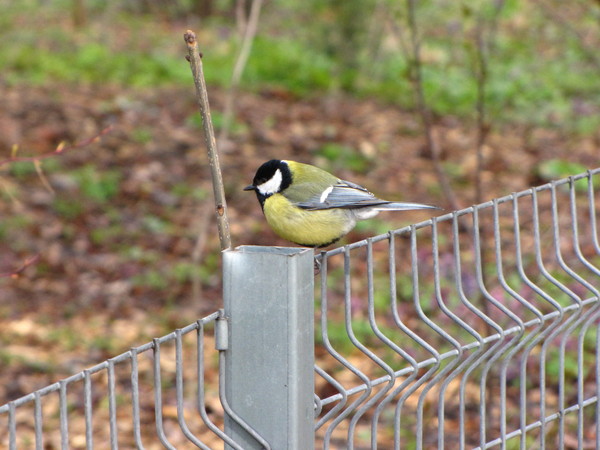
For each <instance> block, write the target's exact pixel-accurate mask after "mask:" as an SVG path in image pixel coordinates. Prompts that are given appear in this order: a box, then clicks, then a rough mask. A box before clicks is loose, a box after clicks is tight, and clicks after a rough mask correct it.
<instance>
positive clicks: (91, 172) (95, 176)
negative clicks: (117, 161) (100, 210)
mask: <svg viewBox="0 0 600 450" xmlns="http://www.w3.org/2000/svg"><path fill="white" fill-rule="evenodd" d="M74 176H75V179H76V180H77V184H78V185H79V188H80V189H81V192H82V193H83V194H84V195H85V196H86V197H87V198H88V199H90V200H93V201H95V202H98V203H104V202H106V201H108V200H110V199H111V198H113V197H114V196H115V195H117V193H118V192H119V182H120V181H121V178H122V175H121V172H119V171H117V170H103V171H101V172H100V171H98V170H97V169H96V168H95V167H94V166H93V165H91V164H87V165H85V166H83V167H81V168H80V169H77V170H76V171H75V172H74Z"/></svg>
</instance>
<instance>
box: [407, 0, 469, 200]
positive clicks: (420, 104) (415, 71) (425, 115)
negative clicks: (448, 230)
mask: <svg viewBox="0 0 600 450" xmlns="http://www.w3.org/2000/svg"><path fill="white" fill-rule="evenodd" d="M407 9H408V28H409V30H410V40H411V47H412V48H411V52H412V55H411V58H409V60H410V71H409V72H410V79H411V82H412V83H413V85H414V88H415V92H416V95H417V109H418V111H419V115H420V117H421V122H422V123H423V129H424V131H425V140H426V141H427V149H428V151H429V156H430V158H431V162H432V163H433V168H434V170H435V173H436V175H437V177H438V180H439V182H440V184H441V186H442V190H443V191H444V194H445V195H446V199H447V200H448V203H450V207H451V208H452V209H453V210H457V209H460V208H459V204H458V200H457V198H456V194H455V193H454V190H453V189H452V186H451V185H450V182H449V181H448V177H447V176H446V172H444V168H443V167H442V164H441V162H440V148H439V146H438V143H437V141H436V140H435V138H434V137H433V125H432V123H431V114H430V111H429V109H428V108H427V103H426V101H425V93H424V89H423V74H422V72H423V71H422V67H421V44H420V41H419V37H418V32H417V21H416V19H415V0H407Z"/></svg>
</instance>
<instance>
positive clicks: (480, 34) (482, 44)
mask: <svg viewBox="0 0 600 450" xmlns="http://www.w3.org/2000/svg"><path fill="white" fill-rule="evenodd" d="M503 7H504V0H501V1H498V2H496V4H495V8H494V14H493V16H492V18H491V19H490V20H488V21H486V20H485V18H484V15H483V13H482V12H480V13H479V17H478V19H477V25H476V29H475V41H476V58H475V60H476V62H475V79H476V81H477V100H476V107H475V109H476V111H477V147H476V152H477V167H476V169H475V203H481V202H483V180H482V173H483V163H484V161H483V148H484V146H485V143H486V140H487V135H488V133H489V131H490V124H489V123H488V118H487V103H486V86H487V82H488V75H489V62H488V59H489V53H490V51H491V49H492V48H493V46H494V42H495V34H496V30H497V25H498V18H499V17H500V12H501V11H502V8H503ZM486 30H487V36H486Z"/></svg>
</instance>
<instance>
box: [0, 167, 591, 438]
mask: <svg viewBox="0 0 600 450" xmlns="http://www.w3.org/2000/svg"><path fill="white" fill-rule="evenodd" d="M599 173H600V169H596V170H594V171H589V172H587V173H585V174H581V175H578V176H575V177H570V178H568V179H563V180H558V181H555V182H553V183H550V184H546V185H544V186H540V187H538V188H532V189H529V190H526V191H523V192H520V193H516V194H512V195H509V196H506V197H503V198H499V199H495V200H493V201H491V202H487V203H484V204H481V205H477V206H474V207H470V208H467V209H465V210H462V211H456V212H452V213H450V214H446V215H443V216H441V217H437V218H435V219H432V220H428V221H426V222H423V223H420V224H416V225H411V226H409V227H406V228H403V229H399V230H394V231H391V232H389V233H387V234H385V235H381V236H376V237H374V238H371V239H368V240H365V241H360V242H356V243H353V244H350V245H347V246H344V247H340V248H336V249H334V250H331V251H328V252H323V253H322V254H320V255H318V257H317V260H318V262H319V265H320V269H319V274H318V275H317V276H315V277H314V278H313V257H312V254H309V255H308V256H307V255H306V251H301V250H299V249H274V248H268V247H267V248H264V247H263V248H259V250H258V253H260V255H258V259H257V260H254V262H252V263H251V262H249V260H247V259H245V258H254V257H255V256H253V255H251V253H254V252H255V251H254V250H252V251H250V250H247V249H246V251H244V250H243V249H242V250H239V251H237V252H232V253H231V254H230V255H229V256H227V255H225V264H224V266H225V267H224V289H225V293H224V295H225V310H224V311H219V312H216V313H214V314H212V315H210V316H208V317H205V318H203V319H201V320H199V321H197V322H196V323H194V324H191V325H189V326H188V327H185V328H183V329H181V330H177V331H175V332H173V333H170V334H169V335H167V336H164V337H162V338H159V339H154V340H153V342H151V343H148V344H146V345H143V346H140V347H137V348H134V349H131V350H130V351H128V352H126V353H124V354H122V355H119V356H117V357H115V358H112V359H110V360H108V361H105V362H103V363H101V364H98V365H97V366H94V367H92V368H90V369H88V370H85V371H83V372H80V373H78V374H76V375H73V376H71V377H69V378H67V379H65V380H62V381H60V382H58V383H55V384H53V385H50V386H47V387H46V388H43V389H41V390H39V391H36V392H33V393H31V394H29V395H27V396H24V397H22V398H19V399H16V400H14V401H12V402H9V403H7V404H5V405H3V406H0V447H3V446H6V447H8V448H10V449H13V448H39V449H42V448H59V447H60V448H92V447H94V446H97V447H111V448H117V446H120V447H121V448H135V447H137V448H163V447H166V448H177V449H179V448H195V447H200V448H221V447H222V446H223V445H225V446H226V447H227V448H263V447H264V448H277V449H278V448H284V447H285V446H287V447H288V448H309V447H310V446H312V445H314V446H315V447H316V448H336V449H337V448H357V449H358V448H383V449H387V448H496V447H497V448H600V437H599V436H598V433H597V430H598V425H599V423H600V408H599V407H598V397H599V395H600V393H599V392H598V391H599V389H600V358H599V357H598V348H600V346H599V340H600V333H598V329H599V324H600V296H599V289H600V287H599V286H600V277H599V275H600V245H599V239H598V229H597V221H596V204H597V201H598V194H597V191H598V183H599V177H600V176H599V175H598V174H599ZM238 253H241V254H242V257H241V259H239V260H238V259H237V258H238V256H236V255H237V254H238ZM272 256H274V257H276V258H283V259H279V260H277V261H282V262H280V263H275V264H274V263H273V262H272V261H271V260H270V259H269V258H271V257H272ZM294 258H296V259H294ZM307 274H308V275H307ZM282 277H283V278H282ZM308 278H310V280H309V279H308ZM281 279H285V280H286V281H285V283H284V284H282V283H281ZM313 281H314V283H315V287H316V289H314V291H315V303H314V305H316V306H314V307H313V295H312V294H313ZM237 300H240V301H239V302H238V303H236V302H237ZM307 305H308V306H307ZM313 318H314V319H315V320H314V335H313V320H312V319H313ZM242 329H243V330H246V331H245V332H246V333H247V334H245V335H244V334H239V335H238V334H237V333H238V330H242ZM307 330H308V331H307ZM307 333H310V335H309V336H308V338H307ZM313 340H314V341H316V344H315V345H314V347H313ZM307 342H308V344H310V349H307ZM313 349H314V354H313ZM315 360H316V362H317V363H316V365H314V381H313V372H312V369H313V362H314V361H315ZM240 361H241V362H240ZM307 366H308V369H309V370H310V371H311V372H310V373H308V372H307V371H306V370H307ZM290 373H291V374H293V375H289V374H290ZM286 374H287V375H286ZM281 377H283V378H281ZM286 377H287V378H286ZM281 380H284V381H281ZM307 381H308V385H309V386H310V390H309V391H308V390H307V389H306V386H307ZM313 386H314V389H313ZM261 390H262V391H261ZM307 405H308V406H309V408H308V409H310V411H309V413H308V414H304V411H305V410H306V409H307ZM284 417H285V420H286V422H281V420H283V419H282V418H284ZM307 418H308V423H309V425H310V430H309V431H307V429H306V428H303V427H305V426H306V423H307V422H306V419H307ZM282 423H284V425H283V426H282V425H281V424H282ZM285 424H287V425H285ZM284 428H285V429H284ZM282 434H283V435H285V436H286V437H285V438H284V439H286V440H285V441H279V442H286V443H287V444H286V445H284V446H282V445H281V443H277V442H278V441H277V439H278V437H277V436H279V435H282ZM307 438H308V439H310V444H306V443H304V444H299V443H298V442H301V441H302V439H304V440H306V439H307Z"/></svg>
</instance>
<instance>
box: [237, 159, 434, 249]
mask: <svg viewBox="0 0 600 450" xmlns="http://www.w3.org/2000/svg"><path fill="white" fill-rule="evenodd" d="M244 190H245V191H254V192H256V196H257V197H258V201H259V202H260V206H261V207H262V210H263V213H264V215H265V217H266V219H267V222H268V223H269V225H270V226H271V228H272V229H273V231H275V233H277V234H278V235H279V236H281V237H282V238H284V239H286V240H288V241H291V242H294V243H296V244H298V245H302V246H304V247H326V246H328V245H330V244H333V243H334V242H336V241H337V240H338V239H340V238H341V237H343V236H344V235H345V234H347V233H348V232H349V231H350V230H352V228H354V225H356V221H357V220H363V219H370V218H371V217H375V216H376V215H377V214H379V212H380V211H389V210H394V211H405V210H414V209H439V208H437V207H435V206H428V205H421V204H419V203H401V202H389V201H387V200H381V199H379V198H377V197H375V196H374V195H373V194H371V193H370V192H369V191H367V190H366V189H365V188H364V187H362V186H359V185H358V184H354V183H351V182H349V181H344V180H341V179H339V178H338V177H336V176H334V175H332V174H330V173H329V172H326V171H324V170H322V169H319V168H318V167H315V166H311V165H309V164H302V163H299V162H295V161H283V160H279V159H273V160H271V161H267V162H266V163H264V164H263V165H262V166H260V167H259V169H258V171H257V172H256V175H255V176H254V180H253V181H252V184H251V185H249V186H246V187H245V188H244Z"/></svg>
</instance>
